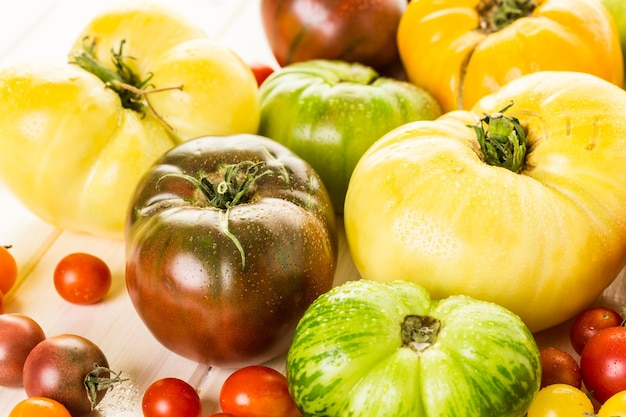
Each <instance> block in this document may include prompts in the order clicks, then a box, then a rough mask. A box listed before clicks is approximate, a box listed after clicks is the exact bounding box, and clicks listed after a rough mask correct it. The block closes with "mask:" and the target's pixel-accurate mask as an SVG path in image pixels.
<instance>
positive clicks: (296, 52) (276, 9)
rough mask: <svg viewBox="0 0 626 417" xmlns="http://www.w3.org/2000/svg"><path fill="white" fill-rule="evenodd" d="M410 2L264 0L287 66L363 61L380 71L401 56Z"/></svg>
mask: <svg viewBox="0 0 626 417" xmlns="http://www.w3.org/2000/svg"><path fill="white" fill-rule="evenodd" d="M406 5H407V1H406V0H286V1H285V0H262V1H261V18H262V22H263V27H264V29H265V34H266V36H267V40H268V42H269V45H270V47H271V49H272V51H273V52H274V56H275V57H276V60H277V61H278V63H279V64H280V65H281V66H285V65H288V64H291V63H294V62H301V61H308V60H310V59H316V58H322V59H338V60H343V61H348V62H360V63H363V64H365V65H369V66H372V67H374V68H376V69H378V70H384V69H385V68H388V67H389V66H391V65H393V64H394V63H395V62H396V61H397V60H398V59H399V58H398V48H397V45H396V30H397V28H398V24H399V23H400V18H401V16H402V13H403V12H404V10H405V9H406Z"/></svg>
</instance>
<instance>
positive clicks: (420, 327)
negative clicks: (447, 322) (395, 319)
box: [400, 315, 441, 353]
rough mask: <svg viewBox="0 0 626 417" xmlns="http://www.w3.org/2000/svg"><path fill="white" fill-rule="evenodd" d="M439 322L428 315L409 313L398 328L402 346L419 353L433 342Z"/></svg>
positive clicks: (437, 332)
mask: <svg viewBox="0 0 626 417" xmlns="http://www.w3.org/2000/svg"><path fill="white" fill-rule="evenodd" d="M440 328H441V322H440V321H439V320H437V319H435V318H433V317H430V316H418V315H409V316H406V317H405V318H404V321H403V322H402V325H401V328H400V337H401V340H402V346H404V347H407V348H409V349H412V350H414V351H415V352H417V353H420V352H422V351H424V350H425V349H427V348H428V347H429V346H431V345H432V344H433V343H435V340H437V335H438V334H439V329H440Z"/></svg>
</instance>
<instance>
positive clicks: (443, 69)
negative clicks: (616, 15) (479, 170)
mask: <svg viewBox="0 0 626 417" xmlns="http://www.w3.org/2000/svg"><path fill="white" fill-rule="evenodd" d="M398 49H399V52H400V57H401V59H402V62H403V64H404V67H405V68H406V71H407V74H408V77H409V79H410V80H411V81H412V82H413V83H415V84H417V85H419V86H421V87H423V88H424V89H426V90H427V91H428V92H429V93H431V94H432V95H433V96H434V97H435V98H436V99H437V100H438V101H439V104H441V107H442V108H443V110H444V111H450V110H455V109H470V108H471V107H472V106H473V105H474V104H475V103H476V102H477V101H478V100H479V99H480V98H482V97H483V96H484V95H486V94H489V93H491V92H494V91H496V90H497V89H498V88H500V87H501V86H503V85H504V84H506V83H507V82H509V81H511V80H513V79H515V78H517V77H519V76H521V75H524V74H529V73H531V72H536V71H541V70H568V71H581V72H587V73H590V74H594V75H597V76H599V77H601V78H604V79H606V80H608V81H610V82H612V83H614V84H616V85H619V86H622V81H623V66H624V64H623V62H622V51H621V46H620V39H619V34H618V31H617V28H616V26H615V23H614V22H613V19H612V18H611V15H610V14H609V13H608V11H607V10H606V8H605V7H604V6H603V5H602V4H601V2H600V1H598V0H438V1H432V0H412V1H411V2H410V3H409V6H408V8H407V9H406V11H405V13H404V15H403V16H402V18H401V20H400V24H399V27H398Z"/></svg>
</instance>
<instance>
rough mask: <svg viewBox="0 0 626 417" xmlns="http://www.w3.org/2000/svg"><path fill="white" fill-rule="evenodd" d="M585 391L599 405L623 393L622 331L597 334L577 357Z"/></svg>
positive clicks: (625, 353) (625, 356)
mask: <svg viewBox="0 0 626 417" xmlns="http://www.w3.org/2000/svg"><path fill="white" fill-rule="evenodd" d="M580 369H581V373H582V377H583V382H584V384H585V387H586V388H587V389H588V390H589V391H590V392H593V398H595V399H596V400H597V401H598V402H599V403H600V404H602V403H604V402H605V401H606V400H607V399H609V397H611V396H612V395H614V394H616V393H618V392H619V391H623V390H626V327H621V326H619V327H609V328H607V329H603V330H600V331H599V332H598V333H597V334H596V335H595V336H593V337H592V338H591V339H589V341H588V342H587V344H586V345H585V347H584V349H583V351H582V353H581V355H580Z"/></svg>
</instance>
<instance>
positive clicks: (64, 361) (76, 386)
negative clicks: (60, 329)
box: [23, 334, 109, 417]
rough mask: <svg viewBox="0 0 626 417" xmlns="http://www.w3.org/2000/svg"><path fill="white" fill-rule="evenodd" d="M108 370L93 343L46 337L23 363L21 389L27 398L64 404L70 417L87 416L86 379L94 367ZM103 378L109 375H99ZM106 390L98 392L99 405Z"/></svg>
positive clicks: (75, 338)
mask: <svg viewBox="0 0 626 417" xmlns="http://www.w3.org/2000/svg"><path fill="white" fill-rule="evenodd" d="M96 364H97V365H98V366H101V367H105V368H108V366H109V363H108V361H107V358H106V357H105V355H104V353H103V352H102V350H100V348H99V347H98V346H97V345H96V344H94V343H93V342H92V341H90V340H88V339H86V338H84V337H82V336H78V335H73V334H61V335H57V336H53V337H48V338H47V339H45V340H44V341H42V342H40V343H39V344H38V345H37V346H35V347H34V348H33V350H32V351H31V352H30V354H29V355H28V357H27V358H26V361H25V362H24V375H23V378H24V389H25V391H26V394H27V395H28V396H29V397H46V398H52V399H53V400H56V401H58V402H60V403H61V404H63V405H64V406H65V407H66V408H67V409H68V411H69V412H70V414H71V415H72V417H79V416H84V415H86V414H88V413H89V412H90V411H91V409H92V404H91V402H90V401H89V396H88V392H87V388H86V387H85V385H84V380H85V376H86V375H87V374H89V373H90V372H91V371H93V370H94V365H96ZM100 376H101V377H103V378H106V377H108V376H109V372H105V373H102V374H100ZM105 394H106V390H101V391H98V393H97V396H96V398H95V402H94V405H95V404H98V403H99V402H100V401H101V400H102V398H104V395H105Z"/></svg>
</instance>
